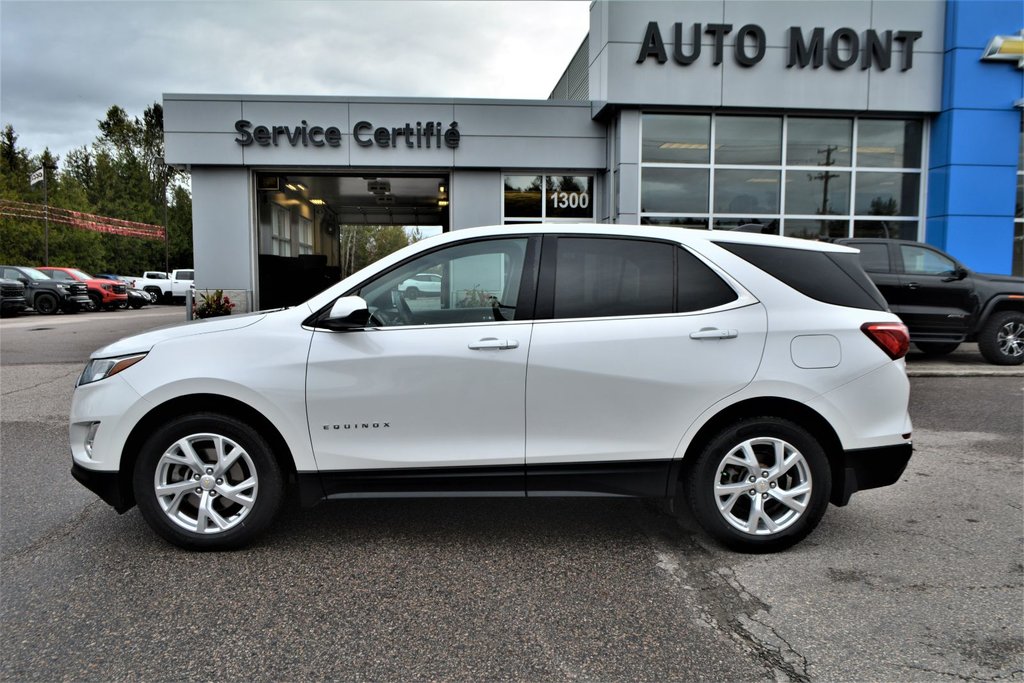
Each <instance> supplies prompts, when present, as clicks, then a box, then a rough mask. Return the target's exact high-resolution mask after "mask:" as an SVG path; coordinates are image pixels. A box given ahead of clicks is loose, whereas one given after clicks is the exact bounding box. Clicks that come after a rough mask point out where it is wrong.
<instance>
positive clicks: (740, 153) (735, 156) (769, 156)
mask: <svg viewBox="0 0 1024 683" xmlns="http://www.w3.org/2000/svg"><path fill="white" fill-rule="evenodd" d="M715 163H716V164H751V165H755V164H756V165H770V164H776V165H777V164H780V163H782V117H781V116H718V117H716V119H715Z"/></svg>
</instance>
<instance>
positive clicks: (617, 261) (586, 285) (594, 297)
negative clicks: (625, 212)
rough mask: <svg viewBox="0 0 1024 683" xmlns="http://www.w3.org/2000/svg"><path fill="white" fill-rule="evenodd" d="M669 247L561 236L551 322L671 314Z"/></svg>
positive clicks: (670, 262)
mask: <svg viewBox="0 0 1024 683" xmlns="http://www.w3.org/2000/svg"><path fill="white" fill-rule="evenodd" d="M672 252H673V248H672V246H671V245H668V244H662V243H659V242H646V241H640V240H627V239H602V238H589V237H586V238H578V237H562V238H560V239H559V240H558V254H557V258H556V259H555V260H556V264H555V300H554V311H553V315H554V317H555V318H590V317H604V316H618V315H649V314H652V313H671V312H673V301H672V299H673V291H672V290H673V289H674V286H673V284H674V283H673V280H674V278H673V272H672V271H673V264H672Z"/></svg>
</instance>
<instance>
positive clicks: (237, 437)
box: [132, 413, 284, 550]
mask: <svg viewBox="0 0 1024 683" xmlns="http://www.w3.org/2000/svg"><path fill="white" fill-rule="evenodd" d="M211 435H214V436H217V437H221V438H223V439H226V440H228V441H230V442H234V444H235V445H236V446H238V447H239V448H240V449H241V451H242V453H241V455H240V456H239V457H238V459H237V460H236V461H234V464H232V465H230V466H229V467H228V468H227V470H225V472H223V473H222V472H218V471H217V470H216V467H217V465H216V462H217V458H216V455H215V452H214V451H213V442H212V440H211V439H210V438H209V437H210V436H211ZM184 439H189V440H190V443H191V445H192V447H193V449H194V450H196V452H197V453H200V457H202V459H203V467H202V468H200V467H198V464H196V463H193V465H191V466H186V465H185V464H176V463H177V461H176V460H174V459H173V458H174V456H175V455H176V454H179V453H181V452H182V451H180V449H176V448H175V445H176V444H177V443H179V441H181V440H184ZM229 452H230V453H234V452H235V451H234V450H233V449H232V450H230V451H229ZM165 456H169V457H168V458H165ZM198 470H201V471H202V475H200V476H201V479H200V480H199V481H196V480H195V476H196V475H197V474H199V471H198ZM221 475H223V477H221ZM158 477H160V480H161V481H164V482H168V485H169V486H175V485H179V486H180V487H181V488H183V489H185V490H183V491H181V492H179V493H173V494H168V495H165V496H163V499H164V503H165V504H167V505H168V506H169V507H171V508H172V509H171V510H170V511H165V508H164V506H163V504H162V503H161V500H160V498H158V496H157V493H156V483H157V480H158V479H157V478H158ZM250 480H251V481H254V484H255V487H254V488H253V487H246V488H241V489H237V490H235V494H239V495H242V496H244V495H245V494H246V492H248V493H249V494H251V501H249V503H248V505H241V504H239V503H237V502H235V501H233V500H232V499H230V498H229V497H228V496H226V495H218V493H217V492H218V491H227V490H230V486H231V483H232V482H234V483H235V484H236V485H237V484H240V483H241V482H248V481H250ZM225 481H227V482H228V483H227V484H226V485H224V486H222V484H223V482H225ZM193 483H194V484H195V488H194V489H193V488H192V484H193ZM132 485H133V488H134V492H135V501H136V503H137V504H138V506H139V511H140V512H141V513H142V516H143V518H144V519H145V520H146V522H147V523H148V524H149V526H150V527H152V529H153V530H154V531H156V533H158V534H159V535H160V536H162V537H163V538H164V539H166V540H168V541H170V542H171V543H173V544H175V545H177V546H180V547H182V548H189V549H193V550H223V549H229V548H237V547H239V546H242V545H245V544H247V543H249V542H250V541H252V539H253V538H255V537H256V536H257V535H258V534H260V533H261V532H262V531H264V530H265V529H266V528H267V527H268V526H269V525H270V523H271V522H273V520H274V518H275V517H276V515H277V512H278V510H279V509H280V507H281V501H282V499H283V495H284V484H283V478H282V476H281V470H280V467H279V466H278V464H277V460H276V459H275V458H274V454H273V453H272V452H271V449H270V446H269V444H268V443H267V441H266V440H265V439H264V438H263V437H262V436H260V435H259V434H258V433H257V432H256V431H255V430H253V429H252V428H251V427H249V426H248V425H246V424H244V423H243V422H241V421H239V420H236V419H235V418H233V417H229V416H227V415H218V414H216V413H193V414H189V415H184V416H182V417H179V418H177V419H174V420H171V421H170V422H169V423H167V424H165V425H164V426H162V427H161V428H159V429H158V430H157V431H156V432H155V433H154V434H153V435H152V436H151V437H149V439H147V440H146V443H145V444H144V445H143V447H142V450H141V451H140V452H139V456H138V459H137V460H136V463H135V470H134V473H133V477H132ZM242 486H244V484H242ZM196 491H199V493H196ZM203 505H206V506H207V507H208V508H209V509H210V510H212V511H213V512H215V513H216V515H217V516H218V517H219V521H218V520H217V519H213V520H212V521H210V520H209V519H207V513H205V512H204V513H202V514H201V513H200V508H201V507H202V506H203ZM190 515H192V517H190ZM172 517H173V519H172ZM175 520H177V521H175ZM220 522H225V523H227V524H230V526H229V527H227V528H221V529H219V530H215V531H207V532H206V533H200V532H199V531H198V529H199V528H200V525H201V526H202V527H203V529H209V524H213V526H215V527H221V526H222V525H221V523H220ZM190 525H191V527H192V528H187V527H189V526H190Z"/></svg>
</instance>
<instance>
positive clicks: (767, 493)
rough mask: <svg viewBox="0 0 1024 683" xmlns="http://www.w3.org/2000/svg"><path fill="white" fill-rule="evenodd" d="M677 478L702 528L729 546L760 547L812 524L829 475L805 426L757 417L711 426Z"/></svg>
mask: <svg viewBox="0 0 1024 683" xmlns="http://www.w3.org/2000/svg"><path fill="white" fill-rule="evenodd" d="M683 484H684V486H683V491H684V493H685V495H686V498H687V502H688V504H689V506H690V510H691V511H692V512H693V516H694V518H695V519H696V520H697V522H698V523H699V524H700V525H701V527H703V528H704V530H705V531H707V532H708V533H709V534H710V535H711V536H713V537H714V538H715V539H717V540H718V541H720V542H721V543H723V544H724V545H726V546H728V547H730V548H732V549H734V550H739V551H741V552H754V553H763V552H774V551H777V550H783V549H785V548H788V547H789V546H791V545H793V544H795V543H797V542H798V541H800V540H801V539H803V538H804V537H805V536H807V535H808V534H809V533H811V531H813V530H814V528H815V527H816V526H817V525H818V522H819V521H821V517H822V515H824V514H825V508H826V507H828V501H829V493H830V490H831V487H832V476H831V470H830V468H829V463H828V458H827V457H826V456H825V451H824V450H823V449H822V447H821V445H820V444H819V443H818V441H817V440H816V439H815V438H814V437H813V436H812V435H811V434H810V433H808V432H807V431H806V430H804V429H803V428H802V427H800V426H798V425H796V424H794V423H792V422H790V421H789V420H784V419H782V418H778V417H771V416H764V417H753V418H747V419H744V420H741V421H740V422H737V423H736V424H734V425H732V426H731V427H729V428H727V429H724V430H722V431H721V432H719V433H718V435H716V436H715V437H714V438H713V439H712V440H711V441H710V443H709V444H708V445H707V447H706V448H705V449H704V450H703V451H702V452H701V453H700V455H698V456H697V459H696V461H695V462H694V463H693V466H692V467H690V468H688V470H687V475H686V480H685V481H684V482H683Z"/></svg>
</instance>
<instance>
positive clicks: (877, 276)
mask: <svg viewBox="0 0 1024 683" xmlns="http://www.w3.org/2000/svg"><path fill="white" fill-rule="evenodd" d="M849 246H851V247H855V248H857V249H860V265H861V267H862V268H864V271H865V272H866V273H867V274H868V277H870V278H871V281H872V282H874V283H875V286H876V287H878V291H880V292H881V293H882V296H884V297H885V301H886V303H888V304H889V308H890V309H891V310H892V312H893V313H895V314H896V315H899V310H898V309H899V307H900V305H901V303H902V299H901V296H902V292H901V291H900V286H901V283H900V276H899V273H897V272H896V267H895V265H894V264H895V259H894V256H893V253H892V251H891V250H890V244H889V243H888V242H882V241H879V242H870V241H861V240H857V241H856V242H854V243H851V244H850V245H849Z"/></svg>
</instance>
